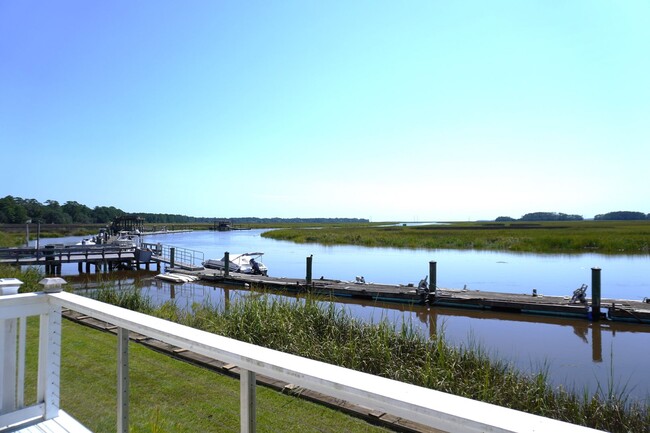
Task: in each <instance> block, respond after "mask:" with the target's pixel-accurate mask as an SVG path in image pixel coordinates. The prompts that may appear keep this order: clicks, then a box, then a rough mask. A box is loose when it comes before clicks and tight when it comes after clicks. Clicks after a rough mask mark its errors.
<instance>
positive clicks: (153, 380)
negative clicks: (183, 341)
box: [28, 320, 386, 433]
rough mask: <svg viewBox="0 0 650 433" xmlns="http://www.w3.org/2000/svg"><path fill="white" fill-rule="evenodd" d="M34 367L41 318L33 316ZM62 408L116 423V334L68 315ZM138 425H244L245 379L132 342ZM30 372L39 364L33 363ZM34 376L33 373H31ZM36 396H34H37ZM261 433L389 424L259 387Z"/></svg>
mask: <svg viewBox="0 0 650 433" xmlns="http://www.w3.org/2000/svg"><path fill="white" fill-rule="evenodd" d="M30 327H31V328H30V331H31V332H29V333H28V335H30V344H31V347H32V349H31V350H29V351H28V355H31V356H28V358H29V362H30V364H31V365H32V366H33V365H34V364H35V362H36V360H35V350H34V349H33V347H34V346H35V345H36V344H37V336H36V335H34V334H37V333H38V332H37V323H36V321H35V320H34V321H33V322H32V323H30ZM62 340H63V341H62V347H63V349H62V350H63V352H62V368H61V408H62V409H63V410H65V411H66V412H68V413H70V414H71V415H72V416H74V417H75V418H76V419H77V420H79V421H80V422H81V423H83V424H84V425H85V426H86V427H88V428H90V429H91V430H92V431H93V432H96V433H101V432H107V433H108V432H114V431H115V426H116V392H117V391H116V370H117V365H116V362H117V340H116V337H115V336H114V335H111V334H107V333H103V332H100V331H96V330H93V329H90V328H87V327H84V326H81V325H78V324H75V323H72V322H70V321H67V320H64V321H63V337H62ZM129 350H130V353H129V361H130V370H129V372H130V381H131V385H130V403H131V406H130V426H131V431H132V432H136V433H137V432H158V433H161V432H238V431H239V428H240V426H239V381H238V380H234V379H232V378H229V377H226V376H222V375H220V374H217V373H214V372H211V371H209V370H206V369H203V368H200V367H196V366H193V365H190V364H188V363H185V362H182V361H179V360H176V359H173V358H170V357H168V356H166V355H163V354H160V353H157V352H155V351H152V350H150V349H147V348H145V347H143V346H140V345H138V344H136V343H131V344H130V347H129ZM28 371H35V370H34V369H32V368H29V370H28ZM29 379H30V381H28V384H29V383H32V384H33V383H34V382H33V381H34V378H33V377H32V378H29ZM32 398H33V396H32ZM257 403H258V405H257V427H258V431H260V432H279V431H282V432H300V433H304V432H341V431H345V432H374V431H377V432H379V431H386V430H385V429H382V428H379V427H376V426H372V425H370V424H368V423H366V422H364V421H362V420H359V419H356V418H353V417H350V416H347V415H345V414H343V413H341V412H338V411H335V410H331V409H329V408H325V407H323V406H320V405H316V404H313V403H310V402H307V401H305V400H301V399H299V398H296V397H292V396H288V395H284V394H281V393H278V392H276V391H273V390H270V389H267V388H264V387H258V388H257Z"/></svg>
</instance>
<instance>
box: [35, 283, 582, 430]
mask: <svg viewBox="0 0 650 433" xmlns="http://www.w3.org/2000/svg"><path fill="white" fill-rule="evenodd" d="M48 296H49V299H50V302H51V303H52V304H54V305H57V306H59V307H62V306H65V307H66V308H70V309H72V310H75V311H78V312H80V313H82V314H86V315H88V316H91V317H95V318H97V319H99V320H104V321H106V322H109V323H112V324H114V325H116V326H118V327H123V328H126V329H129V330H131V331H134V332H138V333H140V334H143V335H146V336H149V337H152V338H155V339H158V340H160V341H163V342H166V343H169V344H173V345H175V346H178V347H181V348H184V349H188V350H191V351H193V352H196V353H199V354H201V355H205V356H208V357H211V358H215V359H219V360H221V361H224V362H226V363H232V364H235V365H237V366H239V367H240V368H241V369H244V370H248V371H250V372H253V373H257V374H262V375H264V376H268V377H271V378H275V379H278V380H282V381H285V382H288V383H293V384H296V385H298V386H302V387H305V388H307V389H311V390H314V391H318V392H321V393H323V394H326V395H330V396H333V397H335V398H339V399H342V400H346V401H348V402H351V403H355V404H360V405H363V406H366V407H369V408H373V409H375V410H382V411H385V412H387V413H389V414H392V415H395V416H399V417H403V418H406V419H409V420H412V421H414V422H418V423H421V424H424V425H428V426H431V427H435V428H438V429H441V430H447V431H454V432H484V431H490V432H525V431H528V432H549V433H561V432H593V431H595V430H592V429H588V428H585V427H580V426H576V425H573V424H568V423H565V422H561V421H556V420H552V419H549V418H544V417H540V416H536V415H530V414H527V413H524V412H519V411H515V410H512V409H507V408H504V407H500V406H496V405H492V404H487V403H482V402H478V401H474V400H471V399H468V398H464V397H458V396H455V395H451V394H446V393H442V392H438V391H434V390H431V389H427V388H422V387H418V386H414V385H409V384H406V383H402V382H398V381H395V380H391V379H386V378H382V377H378V376H373V375H370V374H366V373H360V372H357V371H354V370H350V369H346V368H342V367H338V366H334V365H330V364H325V363H322V362H318V361H314V360H310V359H305V358H300V357H298V356H294V355H290V354H286V353H282V352H278V351H275V350H270V349H266V348H263V347H259V346H254V345H252V344H248V343H244V342H241V341H237V340H233V339H230V338H225V337H222V336H220V335H216V334H211V333H208V332H204V331H200V330H197V329H193V328H189V327H187V326H183V325H179V324H176V323H172V322H169V321H166V320H162V319H158V318H154V317H150V316H147V315H144V314H141V313H137V312H134V311H129V310H126V309H123V308H119V307H115V306H112V305H106V304H104V303H101V302H98V301H94V300H92V299H88V298H84V297H81V296H77V295H74V294H71V293H64V292H62V293H55V294H49V295H48Z"/></svg>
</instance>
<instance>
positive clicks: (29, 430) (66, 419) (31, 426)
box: [12, 411, 92, 433]
mask: <svg viewBox="0 0 650 433" xmlns="http://www.w3.org/2000/svg"><path fill="white" fill-rule="evenodd" d="M12 433H92V432H91V431H90V430H88V429H87V428H86V427H84V426H83V425H82V424H80V423H79V422H78V421H77V420H75V419H74V418H72V417H71V416H70V415H68V414H67V413H66V412H64V411H59V416H57V417H56V418H52V419H49V420H46V421H41V422H37V423H28V424H27V425H25V426H23V427H17V429H16V430H12Z"/></svg>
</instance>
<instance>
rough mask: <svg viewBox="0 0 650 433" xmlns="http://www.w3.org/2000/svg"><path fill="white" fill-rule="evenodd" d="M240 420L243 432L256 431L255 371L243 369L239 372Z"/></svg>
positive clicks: (251, 432) (250, 432) (252, 432)
mask: <svg viewBox="0 0 650 433" xmlns="http://www.w3.org/2000/svg"><path fill="white" fill-rule="evenodd" d="M239 392H240V405H239V412H240V413H239V420H240V428H241V433H255V429H256V421H255V418H256V402H255V400H256V397H255V372H253V371H249V370H244V369H241V370H240V372H239Z"/></svg>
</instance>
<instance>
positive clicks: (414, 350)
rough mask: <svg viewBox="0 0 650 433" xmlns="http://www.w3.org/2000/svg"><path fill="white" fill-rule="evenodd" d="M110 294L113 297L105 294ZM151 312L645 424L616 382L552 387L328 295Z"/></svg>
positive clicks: (320, 356) (242, 336)
mask: <svg viewBox="0 0 650 433" xmlns="http://www.w3.org/2000/svg"><path fill="white" fill-rule="evenodd" d="M101 293H104V292H101ZM136 293H137V292H135V291H134V293H133V294H131V295H129V297H130V296H138V295H137V294H136ZM108 299H110V295H109V296H108V297H107V298H105V299H102V300H108ZM122 302H123V305H128V304H131V305H133V304H144V305H146V302H144V301H138V302H133V301H132V300H129V301H125V300H122ZM150 313H151V314H154V315H156V316H158V317H162V318H165V319H168V320H173V321H176V322H179V323H183V324H185V325H188V326H192V327H195V328H199V329H203V330H206V331H209V332H213V333H218V334H220V335H224V336H227V337H230V338H234V339H237V340H241V341H246V342H249V343H252V344H256V345H260V346H264V347H268V348H272V349H275V350H280V351H283V352H288V353H292V354H295V355H299V356H303V357H307V358H311V359H316V360H319V361H323V362H327V363H331V364H336V365H340V366H343V367H347V368H351V369H355V370H359V371H364V372H367V373H370V374H375V375H378V376H383V377H387V378H391V379H395V380H399V381H403V382H407V383H412V384H415V385H419V386H424V387H428V388H432V389H436V390H439V391H443V392H448V393H452V394H455V395H460V396H464V397H468V398H472V399H476V400H481V401H485V402H488V403H492V404H497V405H500V406H505V407H510V408H513V409H517V410H521V411H525V412H529V413H534V414H537V415H541V416H546V417H550V418H555V419H559V420H563V421H567V422H571V423H574V424H580V425H586V426H590V427H593V428H598V429H604V430H608V431H613V432H630V431H639V432H644V431H647V430H645V429H646V428H647V426H648V425H650V414H649V412H648V406H647V401H646V402H645V403H642V402H637V401H630V400H629V399H628V397H627V394H626V392H625V388H624V389H623V390H621V391H619V392H618V393H617V392H613V390H614V389H615V388H614V384H613V381H612V383H610V384H607V385H606V386H605V388H604V389H600V390H599V391H598V392H596V393H595V394H593V395H590V394H589V393H587V392H583V393H576V392H572V391H568V390H565V389H563V388H556V389H554V388H552V387H551V386H550V385H549V384H548V383H549V382H548V380H547V369H545V368H542V369H541V371H540V372H539V373H537V374H523V373H521V372H519V371H517V370H515V369H514V367H513V366H512V365H510V364H508V363H506V362H503V361H498V360H497V361H495V360H494V359H492V357H490V356H489V354H488V352H487V351H486V350H484V349H483V348H481V347H480V346H478V345H476V344H470V345H468V346H466V347H462V346H461V347H452V346H450V345H448V344H447V343H446V341H445V337H444V332H439V334H438V336H437V337H436V338H434V339H429V338H427V337H425V336H423V335H421V334H419V333H418V332H417V331H416V330H415V328H414V327H413V326H412V325H411V324H410V323H409V322H404V323H402V324H400V325H396V324H394V323H391V322H389V321H388V320H379V321H377V322H370V323H368V322H364V321H361V320H358V319H355V318H354V317H352V316H351V315H350V314H349V313H348V312H346V310H345V309H343V308H341V307H339V306H337V305H336V304H334V303H333V302H329V301H327V300H319V299H316V298H311V297H308V298H303V299H299V300H289V299H287V298H282V297H276V296H272V295H263V296H259V297H257V296H256V297H245V298H241V299H238V300H235V301H232V302H230V303H229V304H228V307H227V308H225V307H224V306H219V305H211V304H207V303H204V304H194V305H193V306H192V307H191V311H188V310H186V309H181V308H178V306H177V305H176V304H175V303H174V302H168V303H165V304H164V305H162V306H161V307H159V308H155V309H153V310H152V311H150Z"/></svg>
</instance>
